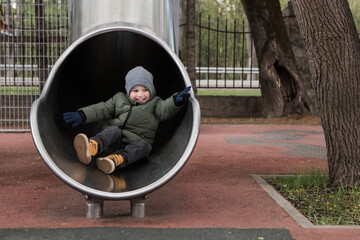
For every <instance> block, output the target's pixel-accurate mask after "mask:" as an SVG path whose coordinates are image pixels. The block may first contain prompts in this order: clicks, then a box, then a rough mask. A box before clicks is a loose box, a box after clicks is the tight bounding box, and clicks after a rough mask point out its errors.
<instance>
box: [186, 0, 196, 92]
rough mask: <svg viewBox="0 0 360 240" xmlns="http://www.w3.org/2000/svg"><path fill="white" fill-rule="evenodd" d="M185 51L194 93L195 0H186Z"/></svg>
mask: <svg viewBox="0 0 360 240" xmlns="http://www.w3.org/2000/svg"><path fill="white" fill-rule="evenodd" d="M186 26H187V28H186V53H187V58H186V62H187V72H188V74H189V77H190V80H191V85H192V87H193V90H194V92H195V94H196V92H197V91H196V69H195V66H196V61H195V57H196V56H195V0H187V25H186Z"/></svg>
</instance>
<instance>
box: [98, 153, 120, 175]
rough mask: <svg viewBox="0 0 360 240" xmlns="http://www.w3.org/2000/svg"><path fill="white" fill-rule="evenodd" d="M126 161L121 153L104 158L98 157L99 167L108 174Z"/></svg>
mask: <svg viewBox="0 0 360 240" xmlns="http://www.w3.org/2000/svg"><path fill="white" fill-rule="evenodd" d="M123 162H124V158H123V157H122V156H121V155H120V154H112V155H109V156H107V157H104V158H97V159H96V166H97V167H98V169H100V170H101V171H103V172H104V173H106V174H111V173H113V172H114V171H115V169H116V168H117V167H119V166H120V165H121V164H122V163H123Z"/></svg>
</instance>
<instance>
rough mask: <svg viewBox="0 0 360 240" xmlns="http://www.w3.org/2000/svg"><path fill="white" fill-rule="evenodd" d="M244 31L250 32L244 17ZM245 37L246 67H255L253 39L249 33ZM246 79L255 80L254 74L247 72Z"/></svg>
mask: <svg viewBox="0 0 360 240" xmlns="http://www.w3.org/2000/svg"><path fill="white" fill-rule="evenodd" d="M245 32H247V33H248V32H251V29H250V25H249V21H248V20H247V18H246V19H245ZM245 39H246V49H247V53H248V61H247V64H248V68H255V67H256V62H257V59H256V52H255V47H254V40H253V39H252V36H251V34H246V35H245ZM246 79H247V80H255V79H256V74H248V75H247V78H246Z"/></svg>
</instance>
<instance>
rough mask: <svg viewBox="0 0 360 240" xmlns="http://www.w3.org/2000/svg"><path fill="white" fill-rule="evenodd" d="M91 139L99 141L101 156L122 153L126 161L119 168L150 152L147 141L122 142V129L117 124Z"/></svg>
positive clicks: (142, 157)
mask: <svg viewBox="0 0 360 240" xmlns="http://www.w3.org/2000/svg"><path fill="white" fill-rule="evenodd" d="M90 139H93V140H95V141H96V142H98V143H99V147H100V148H99V150H100V152H99V156H108V155H110V154H120V155H121V156H122V157H123V158H124V163H123V164H121V165H120V167H119V168H124V167H126V166H128V165H130V164H132V163H134V162H136V161H139V160H141V159H144V158H145V157H147V155H148V154H149V145H148V143H146V142H145V141H138V142H133V143H124V142H122V131H121V129H120V128H119V127H116V126H111V127H107V128H105V129H104V130H103V131H101V132H100V133H98V134H96V136H94V137H91V138H90Z"/></svg>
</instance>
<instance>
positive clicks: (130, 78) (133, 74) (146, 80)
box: [125, 66, 155, 96]
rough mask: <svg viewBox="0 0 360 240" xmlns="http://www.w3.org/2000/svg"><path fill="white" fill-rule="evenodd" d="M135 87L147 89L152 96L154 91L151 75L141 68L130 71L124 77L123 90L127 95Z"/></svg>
mask: <svg viewBox="0 0 360 240" xmlns="http://www.w3.org/2000/svg"><path fill="white" fill-rule="evenodd" d="M136 85H141V86H144V87H145V88H147V89H148V90H149V92H150V95H151V96H152V94H153V92H154V91H155V88H154V84H153V75H152V74H151V73H150V72H148V71H147V70H146V69H145V68H143V67H140V66H139V67H135V68H133V69H131V70H130V71H129V72H128V73H127V74H126V77H125V89H126V92H127V94H130V92H131V89H133V87H135V86H136Z"/></svg>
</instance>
